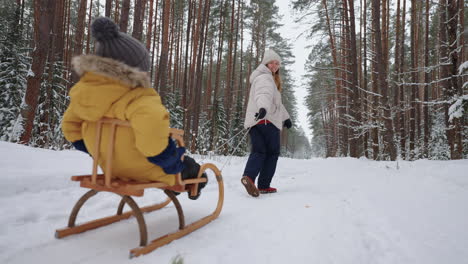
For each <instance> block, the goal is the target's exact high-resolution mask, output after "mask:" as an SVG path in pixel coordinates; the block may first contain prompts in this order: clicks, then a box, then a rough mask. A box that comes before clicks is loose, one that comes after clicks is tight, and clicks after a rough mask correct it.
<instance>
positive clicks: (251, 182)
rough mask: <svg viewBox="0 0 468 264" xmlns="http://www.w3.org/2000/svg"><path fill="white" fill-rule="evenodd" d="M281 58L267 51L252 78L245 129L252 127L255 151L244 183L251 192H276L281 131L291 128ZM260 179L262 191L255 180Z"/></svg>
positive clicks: (243, 178)
mask: <svg viewBox="0 0 468 264" xmlns="http://www.w3.org/2000/svg"><path fill="white" fill-rule="evenodd" d="M280 65H281V58H280V56H278V54H276V52H274V51H273V50H271V49H270V50H267V51H266V52H265V54H264V56H263V60H262V62H261V64H260V65H259V66H258V67H257V69H255V71H254V72H253V73H252V74H251V75H250V83H251V88H250V94H249V101H248V104H247V111H246V116H245V122H244V127H245V128H250V130H249V135H250V140H251V143H252V149H251V153H250V156H249V159H248V161H247V164H246V166H245V170H244V174H243V176H242V179H241V182H242V184H243V185H244V186H245V188H246V190H247V193H248V194H250V195H251V196H254V197H257V196H258V195H259V193H275V192H276V191H277V189H276V188H273V187H271V186H270V183H271V180H272V179H273V175H274V174H275V170H276V163H277V161H278V157H279V153H280V132H281V129H282V128H283V126H285V127H287V128H288V129H289V128H291V126H292V123H291V120H290V119H289V114H288V112H287V111H286V108H284V106H283V103H282V102H281V78H280V75H279V68H280ZM257 175H259V177H258V182H257V184H258V188H257V187H256V186H255V179H256V178H257Z"/></svg>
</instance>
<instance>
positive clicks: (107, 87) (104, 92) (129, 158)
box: [62, 55, 175, 185]
mask: <svg viewBox="0 0 468 264" xmlns="http://www.w3.org/2000/svg"><path fill="white" fill-rule="evenodd" d="M72 64H73V68H74V70H75V72H76V73H78V75H79V76H81V79H80V81H79V82H78V83H77V84H76V85H74V86H73V87H72V89H71V90H70V105H69V107H68V109H67V110H66V112H65V114H64V116H63V122H62V131H63V134H64V136H65V138H66V139H67V140H69V141H71V142H75V141H77V140H80V139H83V140H84V142H85V145H86V148H87V149H88V151H89V153H90V154H91V155H93V156H94V153H93V151H94V149H95V148H94V147H95V130H96V123H95V122H96V121H97V120H99V119H100V118H102V117H109V118H117V119H120V120H128V121H130V123H131V128H126V127H119V128H118V129H117V132H116V138H115V150H114V160H113V162H112V166H113V169H112V175H113V177H118V178H122V179H134V180H137V181H155V180H156V181H161V182H165V183H167V184H170V185H174V184H175V175H168V174H165V173H164V171H163V170H162V168H161V167H159V166H157V165H155V164H153V163H151V162H149V161H148V160H147V157H151V156H155V155H158V154H160V153H161V152H162V151H163V150H164V149H165V148H166V147H167V145H168V137H169V114H168V112H167V110H166V108H165V107H164V106H163V105H162V103H161V98H160V97H159V95H158V93H157V92H156V91H155V90H154V89H152V88H149V87H150V80H149V76H148V74H147V73H145V72H140V71H138V70H137V69H135V68H131V67H129V66H127V65H125V64H123V63H121V62H118V61H115V60H112V59H109V58H103V57H99V56H94V55H83V56H79V57H75V58H74V59H73V61H72ZM107 131H108V127H105V126H104V128H103V133H102V145H101V154H100V157H102V158H101V159H100V160H99V165H100V166H101V168H105V163H106V161H105V160H104V159H103V158H104V157H106V156H107V153H106V152H107V148H106V147H103V145H104V144H107V143H106V142H107V137H108V133H107Z"/></svg>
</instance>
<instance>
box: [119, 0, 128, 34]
mask: <svg viewBox="0 0 468 264" xmlns="http://www.w3.org/2000/svg"><path fill="white" fill-rule="evenodd" d="M129 13H130V0H123V2H122V12H120V23H119V27H120V31H122V32H125V33H127V28H128V16H129Z"/></svg>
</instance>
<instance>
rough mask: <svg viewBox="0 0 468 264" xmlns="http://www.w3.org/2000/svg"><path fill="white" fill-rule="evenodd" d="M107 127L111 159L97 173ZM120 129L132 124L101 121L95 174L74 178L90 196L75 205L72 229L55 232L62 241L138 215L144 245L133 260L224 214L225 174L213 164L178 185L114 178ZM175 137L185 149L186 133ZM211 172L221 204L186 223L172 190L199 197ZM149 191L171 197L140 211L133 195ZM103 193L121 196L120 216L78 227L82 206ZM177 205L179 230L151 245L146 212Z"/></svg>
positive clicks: (132, 252)
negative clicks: (77, 221)
mask: <svg viewBox="0 0 468 264" xmlns="http://www.w3.org/2000/svg"><path fill="white" fill-rule="evenodd" d="M103 125H109V126H110V128H111V129H110V131H109V142H108V145H107V146H108V152H107V153H109V154H108V157H106V161H108V162H106V169H105V170H104V171H105V173H104V174H99V175H98V174H97V168H98V159H99V152H100V151H99V148H100V145H101V131H102V127H103ZM118 126H124V127H130V123H129V122H127V121H122V120H117V119H109V118H103V119H101V120H99V121H98V122H97V130H96V149H95V152H94V153H97V155H95V157H93V172H92V174H91V175H80V176H72V177H71V179H72V181H78V182H80V186H81V187H84V188H89V189H91V190H89V191H88V192H87V193H85V194H84V195H83V196H82V197H81V198H80V199H79V200H78V202H77V203H76V204H75V206H74V207H73V209H72V212H71V214H70V218H69V220H68V227H66V228H62V229H57V230H56V232H55V237H56V238H62V237H66V236H70V235H74V234H78V233H82V232H85V231H87V230H91V229H95V228H98V227H102V226H105V225H109V224H112V223H115V222H117V221H120V220H123V219H127V218H130V217H131V216H135V218H136V219H137V222H138V226H139V230H140V246H139V247H137V248H134V249H131V250H130V258H132V257H137V256H140V255H142V254H147V253H149V252H151V251H153V250H155V249H157V248H159V247H161V246H164V245H166V244H168V243H170V242H172V241H173V240H175V239H178V238H181V237H183V236H185V235H187V234H189V233H191V232H193V231H194V230H197V229H199V228H201V227H203V226H204V225H206V224H208V223H209V222H211V221H213V220H214V219H216V218H217V217H218V216H219V214H220V213H221V209H222V207H223V201H224V185H223V178H222V176H221V172H220V171H219V169H218V168H217V167H216V166H215V165H214V164H211V163H207V164H203V165H201V167H200V170H199V172H198V177H197V178H196V179H188V180H182V178H181V174H180V173H179V174H177V178H176V185H174V186H169V185H167V184H165V183H162V182H144V183H142V182H136V181H124V180H120V179H116V178H115V179H113V178H112V156H113V150H114V139H115V131H116V128H117V127H118ZM170 133H171V137H172V138H173V139H175V140H176V141H177V142H178V144H179V146H184V142H183V139H182V136H183V131H182V130H179V129H171V131H170ZM207 170H211V171H212V172H213V173H214V175H215V178H216V181H217V183H218V190H219V193H218V203H217V206H216V209H215V210H214V211H213V212H212V213H211V214H209V215H207V216H205V217H203V218H201V219H199V220H197V221H195V222H193V223H191V224H189V225H186V224H185V218H184V212H183V210H182V206H181V204H180V203H179V200H178V199H177V197H176V196H175V194H174V193H173V192H172V191H176V192H185V191H187V192H191V195H192V196H196V195H197V194H198V188H197V187H198V184H199V183H202V182H206V181H207V179H205V178H201V175H202V173H204V172H205V171H207ZM147 188H158V189H162V190H163V191H164V193H165V194H166V195H167V196H168V198H167V199H166V201H164V202H162V203H158V204H154V205H151V206H146V207H142V208H140V207H139V206H138V205H137V203H136V202H135V201H134V199H133V198H132V196H143V194H144V191H145V189H147ZM100 191H105V192H112V193H115V194H118V195H120V196H121V197H122V199H121V201H120V204H119V206H118V209H117V214H116V215H113V216H108V217H104V218H99V219H96V220H93V221H90V222H86V223H81V224H79V225H77V224H76V218H77V215H78V212H79V211H80V209H81V207H82V206H83V205H84V203H85V202H86V201H87V200H88V199H89V198H91V197H93V196H94V195H96V194H97V193H98V192H100ZM171 201H172V202H173V203H174V206H175V208H176V209H177V214H178V216H179V230H178V231H176V232H173V233H170V234H166V235H163V236H161V237H159V238H157V239H155V240H153V241H151V242H149V243H148V234H147V228H146V223H145V219H144V217H143V213H147V212H152V211H155V210H158V209H161V208H163V207H165V206H166V205H168V204H169V203H170V202H171ZM125 204H127V205H128V206H129V207H130V208H131V209H132V210H131V211H128V212H125V213H124V212H123V209H124V206H125Z"/></svg>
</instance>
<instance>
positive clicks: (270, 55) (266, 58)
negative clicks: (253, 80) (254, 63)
mask: <svg viewBox="0 0 468 264" xmlns="http://www.w3.org/2000/svg"><path fill="white" fill-rule="evenodd" d="M274 60H277V61H278V62H279V63H281V58H280V56H279V55H278V54H277V53H276V52H275V51H274V50H272V49H268V50H266V51H265V54H263V60H262V64H264V65H266V64H268V63H269V62H270V61H274Z"/></svg>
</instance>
